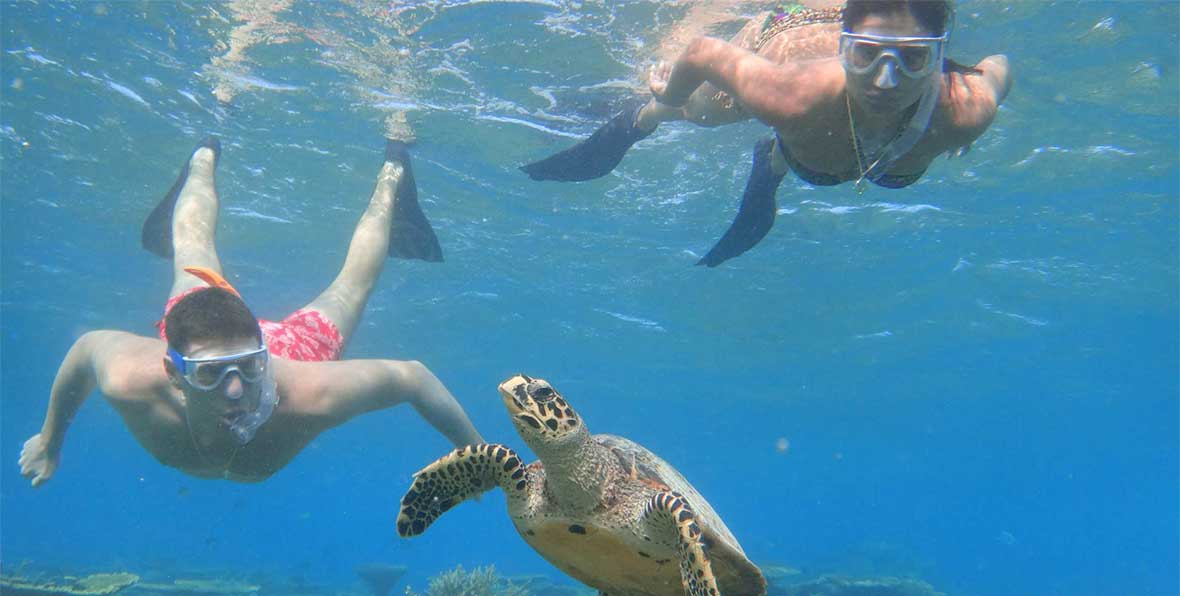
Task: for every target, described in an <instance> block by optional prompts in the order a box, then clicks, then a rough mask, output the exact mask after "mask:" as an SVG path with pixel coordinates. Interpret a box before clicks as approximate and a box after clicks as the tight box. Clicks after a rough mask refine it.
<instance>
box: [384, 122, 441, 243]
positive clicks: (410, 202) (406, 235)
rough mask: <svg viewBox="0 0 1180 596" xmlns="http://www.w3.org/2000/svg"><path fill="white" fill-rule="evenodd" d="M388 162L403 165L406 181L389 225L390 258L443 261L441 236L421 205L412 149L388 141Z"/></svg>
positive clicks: (399, 184)
mask: <svg viewBox="0 0 1180 596" xmlns="http://www.w3.org/2000/svg"><path fill="white" fill-rule="evenodd" d="M385 161H388V162H392V163H399V164H401V166H402V178H401V180H399V181H398V184H397V195H396V197H395V199H394V202H393V219H392V221H391V222H390V224H389V230H390V235H389V256H391V257H398V258H401V259H422V260H423V261H430V262H434V263H438V262H442V260H443V256H442V247H441V246H439V244H438V237H437V236H435V235H434V228H432V227H431V226H430V221H428V220H427V219H426V215H425V214H424V213H422V207H421V206H419V205H418V185H417V183H416V182H414V171H413V170H412V169H410V151H409V146H408V145H406V144H405V143H404V142H402V141H394V140H388V141H386V143H385Z"/></svg>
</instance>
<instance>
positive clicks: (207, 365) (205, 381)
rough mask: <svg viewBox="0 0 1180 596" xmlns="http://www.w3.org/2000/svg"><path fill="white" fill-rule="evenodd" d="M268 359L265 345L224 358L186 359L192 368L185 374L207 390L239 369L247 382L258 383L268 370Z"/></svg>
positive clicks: (239, 373) (193, 382)
mask: <svg viewBox="0 0 1180 596" xmlns="http://www.w3.org/2000/svg"><path fill="white" fill-rule="evenodd" d="M268 360H269V358H268V355H267V351H266V348H265V347H263V348H260V349H258V350H255V351H252V352H247V353H245V354H236V355H233V356H226V357H224V358H216V359H210V360H187V359H186V362H187V363H188V366H190V367H191V369H190V371H189V373H188V374H187V375H185V376H186V377H187V378H188V380H189V382H190V383H192V384H193V386H195V387H197V388H198V389H203V390H205V391H208V390H211V389H215V388H216V387H217V386H218V385H220V384H221V382H222V381H223V380H224V379H225V376H226V375H228V374H229V373H230V372H231V371H237V373H238V375H239V376H241V377H242V380H243V381H245V382H247V383H256V382H258V380H260V379H261V378H262V376H263V374H264V373H265V372H266V363H267V361H268Z"/></svg>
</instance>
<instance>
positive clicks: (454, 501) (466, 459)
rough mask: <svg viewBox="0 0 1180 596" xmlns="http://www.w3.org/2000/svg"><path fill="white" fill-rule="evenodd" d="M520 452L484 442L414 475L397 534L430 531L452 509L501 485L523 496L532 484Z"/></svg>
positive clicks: (510, 492)
mask: <svg viewBox="0 0 1180 596" xmlns="http://www.w3.org/2000/svg"><path fill="white" fill-rule="evenodd" d="M524 475H525V469H524V466H523V465H521V463H520V457H518V456H517V455H516V452H515V451H513V450H512V449H509V448H508V447H505V446H503V445H497V444H492V443H483V444H479V445H468V446H466V447H460V448H459V449H456V450H454V451H452V452H450V453H448V454H447V455H444V456H443V457H441V458H439V459H438V460H436V461H435V462H434V463H432V464H430V465H429V466H426V467H425V468H422V469H421V470H419V471H418V473H417V474H414V484H413V485H412V486H410V490H408V491H406V494H405V495H404V496H403V497H402V501H401V510H400V511H398V514H397V533H398V534H399V535H401V536H402V537H403V538H409V537H410V536H417V535H418V534H421V533H422V532H425V531H426V528H427V527H429V526H430V524H432V523H434V520H436V519H438V517H439V516H440V515H442V514H443V513H446V512H447V510H449V509H450V508H451V507H454V506H455V505H458V504H459V503H462V502H463V501H466V500H467V499H470V498H472V497H476V496H479V495H480V494H483V493H484V492H486V491H488V490H490V489H492V488H493V487H495V486H499V487H500V488H502V489H504V492H506V493H508V496H509V498H512V496H513V495H517V494H523V493H524V490H525V487H526V486H527V484H528V481H527V480H526V479H525V477H524Z"/></svg>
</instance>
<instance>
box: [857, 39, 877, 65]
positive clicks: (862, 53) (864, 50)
mask: <svg viewBox="0 0 1180 596" xmlns="http://www.w3.org/2000/svg"><path fill="white" fill-rule="evenodd" d="M851 53H852V56H851V59H850V62H851V63H852V66H853V67H855V68H868V67H870V66H872V65H873V62H875V61H876V60H877V57H878V56H880V55H881V46H879V45H877V44H875V43H873V42H871V41H865V40H863V39H858V40H856V41H854V42H853V43H852V52H851Z"/></svg>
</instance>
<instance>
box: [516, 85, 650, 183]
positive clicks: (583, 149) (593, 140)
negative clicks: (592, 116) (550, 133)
mask: <svg viewBox="0 0 1180 596" xmlns="http://www.w3.org/2000/svg"><path fill="white" fill-rule="evenodd" d="M645 105H647V100H643V102H642V103H640V104H638V105H636V106H629V107H628V108H627V109H625V110H623V111H622V112H619V113H618V114H617V115H616V116H615V117H614V118H611V120H610V122H607V123H606V124H604V125H603V126H602V128H599V129H598V130H596V131H594V134H592V135H590V138H588V139H586V140H584V141H582V142H580V143H578V144H577V145H574V146H573V147H570V148H569V149H566V150H565V151H562V152H560V153H556V154H554V155H551V156H549V157H547V158H545V159H542V160H541V161H536V162H533V163H531V164H528V165H525V166H521V167H520V169H521V171H523V172H524V173H526V174H528V175H529V178H532V179H533V180H559V181H562V182H580V181H582V180H592V179H594V178H601V177H602V176H605V175H607V174H609V173H610V171H611V170H613V169H615V166H617V165H619V162H620V161H622V160H623V155H625V154H626V153H627V150H628V149H630V148H631V145H634V144H635V143H638V142H639V141H640V140H642V139H644V138H646V137H647V136H648V135H650V134H651V133H652V130H654V129H652V130H646V131H645V130H640V129H639V127H637V126H635V119H636V117H637V116H639V110H641V109H642V108H643V106H645Z"/></svg>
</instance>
